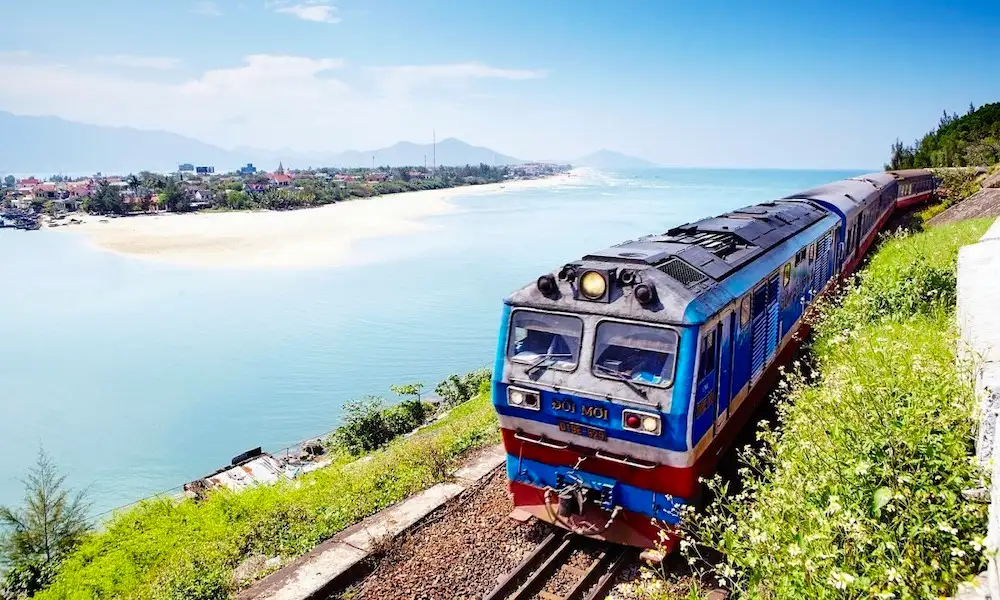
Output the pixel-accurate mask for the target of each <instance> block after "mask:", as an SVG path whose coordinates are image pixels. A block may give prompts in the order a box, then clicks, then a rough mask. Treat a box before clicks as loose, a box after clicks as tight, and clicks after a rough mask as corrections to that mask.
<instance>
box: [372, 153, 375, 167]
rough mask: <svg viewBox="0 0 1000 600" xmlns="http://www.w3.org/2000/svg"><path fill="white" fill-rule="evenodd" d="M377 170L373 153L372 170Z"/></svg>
mask: <svg viewBox="0 0 1000 600" xmlns="http://www.w3.org/2000/svg"><path fill="white" fill-rule="evenodd" d="M374 170H375V155H374V154H372V171H374Z"/></svg>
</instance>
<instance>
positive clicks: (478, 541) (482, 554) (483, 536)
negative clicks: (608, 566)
mask: <svg viewBox="0 0 1000 600" xmlns="http://www.w3.org/2000/svg"><path fill="white" fill-rule="evenodd" d="M512 510H513V506H512V504H511V501H510V498H508V496H507V478H506V474H505V473H504V471H503V469H498V470H497V471H496V472H495V473H494V474H493V475H491V476H490V477H488V478H487V479H486V480H484V483H483V485H482V486H480V487H479V488H477V489H475V490H470V491H468V492H466V493H465V494H463V496H462V497H461V498H459V499H458V501H456V502H452V503H450V504H449V505H448V506H446V507H445V508H444V509H442V510H441V511H439V512H438V513H436V514H434V515H432V516H431V517H430V518H429V519H428V520H427V521H426V522H425V523H423V524H422V525H421V526H419V527H418V528H416V529H414V530H413V531H412V532H410V533H409V534H408V535H407V536H406V537H404V538H400V539H397V540H395V541H394V542H393V543H392V545H391V547H388V548H386V549H385V550H384V552H383V554H382V555H381V556H380V558H379V559H378V562H377V563H376V564H374V565H372V566H373V570H372V571H371V573H370V574H369V575H368V576H366V577H365V578H364V579H362V580H361V581H359V582H357V583H355V584H354V585H353V586H352V587H350V588H349V589H347V590H343V591H341V592H338V593H337V594H335V595H333V596H331V597H330V600H335V599H336V600H348V599H350V600H382V599H385V598H394V599H397V598H398V599H400V600H404V599H406V600H418V599H419V600H472V599H476V600H478V599H480V598H482V597H483V595H484V594H486V593H487V592H488V591H489V590H491V589H492V588H493V587H495V586H496V584H497V583H498V581H499V580H500V579H501V578H502V577H503V576H504V575H505V574H506V573H507V572H509V571H510V570H512V569H513V568H514V567H515V566H516V565H517V564H518V563H519V562H520V561H521V560H522V559H523V558H524V557H525V556H526V555H527V554H528V553H529V552H531V550H532V549H534V547H535V546H536V545H537V544H538V543H539V542H541V541H542V539H544V538H545V536H546V535H548V534H549V533H550V532H551V531H552V529H551V528H550V526H549V525H547V524H545V523H540V522H538V521H535V520H534V519H532V520H531V521H529V522H528V523H519V522H517V521H514V520H513V519H510V518H508V515H509V514H510V512H511V511H512ZM587 558H588V557H587V556H585V555H584V554H581V555H579V556H573V557H571V559H570V560H571V561H572V560H577V561H578V562H580V564H581V565H583V564H585V563H586V560H587ZM618 579H619V585H618V586H616V588H615V589H614V590H612V592H611V594H610V595H609V596H608V597H609V598H614V599H616V600H630V599H633V598H639V597H640V596H639V595H638V594H637V593H635V592H634V591H631V590H630V588H631V587H632V586H631V585H630V584H632V583H633V582H635V583H638V582H639V581H640V580H641V576H640V568H639V564H638V562H637V561H635V562H632V563H630V564H628V565H627V566H626V567H625V568H623V569H622V572H621V573H620V575H619V576H618Z"/></svg>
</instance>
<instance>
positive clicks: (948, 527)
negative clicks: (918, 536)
mask: <svg viewBox="0 0 1000 600" xmlns="http://www.w3.org/2000/svg"><path fill="white" fill-rule="evenodd" d="M938 529H940V530H941V531H943V532H945V533H950V534H952V535H955V534H956V533H958V530H957V529H955V528H954V527H952V526H951V525H949V524H948V523H938Z"/></svg>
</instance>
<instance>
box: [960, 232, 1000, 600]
mask: <svg viewBox="0 0 1000 600" xmlns="http://www.w3.org/2000/svg"><path fill="white" fill-rule="evenodd" d="M958 326H959V329H960V332H961V339H960V342H959V359H960V361H961V362H962V366H963V368H964V367H965V366H966V365H971V366H973V367H974V369H975V370H974V372H973V377H974V378H975V382H976V390H977V392H978V393H979V398H980V404H979V407H978V413H979V414H978V419H979V430H978V433H977V439H976V454H977V456H978V458H979V460H980V461H981V462H982V464H983V465H984V466H986V468H987V469H988V470H990V472H991V473H992V482H993V483H992V487H991V489H990V490H989V497H990V518H989V529H988V531H987V538H986V539H987V544H988V546H989V547H990V548H991V549H997V548H1000V437H998V435H997V433H998V432H997V415H998V413H1000V219H998V220H996V221H994V222H993V225H992V226H991V227H990V229H989V231H987V232H986V234H985V235H984V236H983V237H982V238H981V239H980V241H979V243H977V244H972V245H969V246H965V247H964V248H962V249H961V250H960V251H959V253H958ZM986 576H987V577H986V578H987V589H986V590H983V591H985V592H987V593H988V594H989V595H988V596H982V597H988V598H994V599H998V600H1000V567H998V564H997V559H996V558H994V559H992V560H991V561H990V564H989V566H988V568H987V572H986Z"/></svg>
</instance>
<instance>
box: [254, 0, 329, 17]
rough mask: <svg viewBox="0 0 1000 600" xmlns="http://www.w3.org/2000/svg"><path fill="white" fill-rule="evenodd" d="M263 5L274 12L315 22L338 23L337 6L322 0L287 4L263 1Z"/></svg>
mask: <svg viewBox="0 0 1000 600" xmlns="http://www.w3.org/2000/svg"><path fill="white" fill-rule="evenodd" d="M265 6H267V7H269V8H271V9H273V10H274V12H278V13H282V14H286V15H292V16H294V17H298V18H299V19H302V20H303V21H314V22H316V23H340V14H339V12H338V11H337V7H336V6H333V5H332V4H328V3H326V2H323V1H322V0H306V1H305V2H301V3H298V4H288V3H287V2H265Z"/></svg>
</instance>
